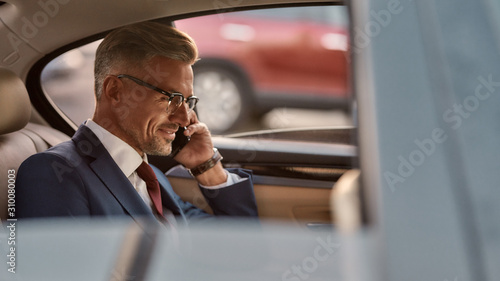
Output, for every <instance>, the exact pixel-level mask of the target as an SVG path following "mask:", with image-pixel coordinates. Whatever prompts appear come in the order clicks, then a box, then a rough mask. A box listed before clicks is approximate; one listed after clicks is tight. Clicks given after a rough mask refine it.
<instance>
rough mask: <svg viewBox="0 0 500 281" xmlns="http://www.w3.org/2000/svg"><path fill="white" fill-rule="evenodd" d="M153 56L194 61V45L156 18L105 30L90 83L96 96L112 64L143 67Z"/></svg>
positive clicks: (189, 38)
mask: <svg viewBox="0 0 500 281" xmlns="http://www.w3.org/2000/svg"><path fill="white" fill-rule="evenodd" d="M157 56H160V57H166V58H170V59H174V60H179V61H182V62H185V63H189V64H194V63H195V62H196V60H197V59H198V49H197V47H196V44H195V42H194V40H193V39H192V38H191V37H190V36H189V35H187V34H186V33H184V32H182V31H180V30H178V29H176V28H174V27H171V26H168V25H165V24H161V23H156V22H141V23H136V24H132V25H128V26H125V27H122V28H119V29H116V30H114V31H112V32H111V33H109V34H108V35H107V36H106V37H105V38H104V40H103V41H102V42H101V44H100V45H99V47H98V48H97V51H96V58H95V65H94V78H95V85H94V86H95V95H96V98H97V100H99V99H100V97H101V94H102V84H103V82H104V79H105V78H106V76H107V75H109V74H111V73H110V71H111V70H112V69H113V68H114V67H116V66H121V67H126V68H132V69H136V68H139V67H144V66H145V65H146V64H147V63H148V62H149V61H150V60H151V59H152V58H154V57H157Z"/></svg>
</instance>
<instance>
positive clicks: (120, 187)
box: [73, 125, 154, 220]
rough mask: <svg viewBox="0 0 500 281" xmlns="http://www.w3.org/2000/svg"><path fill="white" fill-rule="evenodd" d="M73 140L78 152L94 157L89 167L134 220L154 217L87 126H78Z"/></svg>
mask: <svg viewBox="0 0 500 281" xmlns="http://www.w3.org/2000/svg"><path fill="white" fill-rule="evenodd" d="M73 141H74V142H75V144H76V147H77V149H78V150H79V151H80V153H82V154H85V155H88V156H90V157H93V158H95V160H94V161H92V162H90V164H89V166H90V168H91V169H92V170H93V171H94V173H95V174H96V175H97V176H98V177H99V179H100V180H101V181H102V183H103V184H104V185H105V186H106V188H107V189H108V190H109V191H110V192H111V193H112V194H113V196H114V197H115V198H116V200H117V201H118V202H119V203H120V205H121V206H122V207H123V209H124V210H125V211H126V212H127V213H128V214H129V215H130V216H132V218H134V220H138V219H144V217H145V216H148V217H150V218H152V219H154V215H153V213H152V212H151V210H150V209H149V208H148V206H146V203H144V201H143V200H142V198H141V197H140V196H139V194H138V193H137V191H136V190H135V188H134V187H133V185H132V184H131V183H130V181H129V180H128V179H127V177H126V176H125V175H124V174H123V172H122V171H121V170H120V168H119V167H118V165H117V164H116V163H115V161H114V160H113V158H112V157H111V155H109V153H108V151H107V150H106V148H105V147H104V146H103V145H102V143H101V142H100V141H99V139H98V138H97V137H96V136H95V135H94V133H93V132H92V131H91V130H90V129H89V128H88V127H86V126H83V125H82V126H80V128H79V129H78V131H77V132H76V133H75V135H74V137H73Z"/></svg>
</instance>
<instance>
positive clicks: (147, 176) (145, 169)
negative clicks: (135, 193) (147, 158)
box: [137, 161, 163, 217]
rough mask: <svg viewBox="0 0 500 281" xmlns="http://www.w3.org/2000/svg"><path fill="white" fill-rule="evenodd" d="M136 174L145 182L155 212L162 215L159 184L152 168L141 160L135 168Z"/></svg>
mask: <svg viewBox="0 0 500 281" xmlns="http://www.w3.org/2000/svg"><path fill="white" fill-rule="evenodd" d="M137 174H138V175H139V177H141V179H143V180H144V181H145V182H146V186H147V187H148V193H149V197H151V201H153V205H154V207H155V209H156V212H158V214H160V216H162V217H163V207H162V204H161V193H160V184H159V183H158V179H157V178H156V175H155V173H154V172H153V169H152V168H151V166H149V165H148V163H146V162H144V161H142V164H141V165H140V166H139V168H137Z"/></svg>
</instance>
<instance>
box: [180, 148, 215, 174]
mask: <svg viewBox="0 0 500 281" xmlns="http://www.w3.org/2000/svg"><path fill="white" fill-rule="evenodd" d="M220 160H222V155H220V153H219V150H218V149H217V148H215V147H214V155H213V156H212V158H210V159H208V160H207V161H206V162H204V163H201V164H200V165H198V166H196V167H194V168H192V169H188V171H189V173H190V174H191V175H192V176H193V177H196V176H199V175H201V174H203V173H204V172H206V171H208V170H210V169H211V168H213V167H214V166H215V165H216V164H217V162H219V161H220Z"/></svg>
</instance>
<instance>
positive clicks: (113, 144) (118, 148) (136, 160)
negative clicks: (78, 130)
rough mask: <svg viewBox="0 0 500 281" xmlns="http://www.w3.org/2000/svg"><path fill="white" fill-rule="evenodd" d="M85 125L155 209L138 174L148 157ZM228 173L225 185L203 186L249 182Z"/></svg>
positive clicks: (89, 123)
mask: <svg viewBox="0 0 500 281" xmlns="http://www.w3.org/2000/svg"><path fill="white" fill-rule="evenodd" d="M85 125H86V126H87V127H88V128H89V129H90V130H92V132H93V133H94V134H95V135H96V136H97V138H98V139H99V141H101V143H102V145H103V146H104V148H106V150H107V151H108V152H109V154H110V155H111V158H113V160H114V161H115V162H116V164H117V165H118V167H119V168H120V170H121V171H122V172H123V173H124V174H125V176H126V177H127V178H128V180H129V181H130V183H132V185H133V186H134V188H135V190H137V192H138V193H139V195H140V196H141V198H142V200H144V202H145V203H146V204H147V205H148V206H150V207H151V208H153V203H152V201H151V198H150V197H149V194H148V190H147V186H146V182H145V181H144V180H142V179H141V178H140V177H139V175H138V174H137V172H136V170H137V168H138V167H139V165H141V163H142V161H145V162H146V163H148V157H147V155H146V154H144V157H141V156H140V155H139V153H137V151H136V150H135V149H134V148H132V147H131V146H130V145H129V144H128V143H126V142H124V141H123V140H121V139H120V138H118V137H117V136H115V135H113V134H112V133H110V132H109V131H107V130H106V129H104V128H103V127H101V126H99V125H98V124H97V123H95V122H94V121H92V120H90V119H88V120H87V121H86V122H85ZM226 173H227V174H228V177H227V181H226V182H225V183H222V184H219V185H216V186H203V185H201V186H202V187H203V188H207V189H218V188H224V187H227V186H229V185H232V184H235V183H238V182H240V181H244V180H247V179H246V178H241V177H240V176H238V175H236V174H232V173H229V172H228V171H226Z"/></svg>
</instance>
